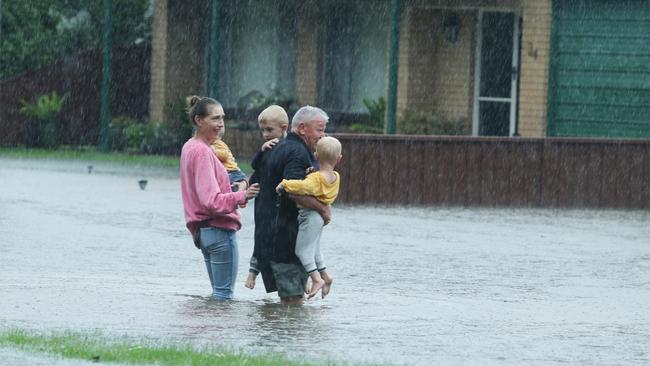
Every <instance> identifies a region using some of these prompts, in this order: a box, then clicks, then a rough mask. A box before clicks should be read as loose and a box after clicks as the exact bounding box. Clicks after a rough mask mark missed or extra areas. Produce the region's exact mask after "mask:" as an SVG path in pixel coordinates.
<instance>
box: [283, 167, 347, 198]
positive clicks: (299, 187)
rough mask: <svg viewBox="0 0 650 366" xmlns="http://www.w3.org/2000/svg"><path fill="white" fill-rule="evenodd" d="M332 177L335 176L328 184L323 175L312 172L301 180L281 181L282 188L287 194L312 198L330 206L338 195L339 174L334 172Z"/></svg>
mask: <svg viewBox="0 0 650 366" xmlns="http://www.w3.org/2000/svg"><path fill="white" fill-rule="evenodd" d="M334 175H335V176H336V179H334V182H332V183H328V182H327V180H326V179H325V176H324V175H323V174H321V173H320V172H313V173H310V174H309V175H307V177H305V179H303V180H299V179H283V180H282V187H284V190H285V191H286V192H287V193H292V194H301V195H305V196H314V197H316V199H318V200H319V201H321V202H323V203H324V204H326V205H331V204H332V203H334V200H335V199H336V196H338V194H339V185H340V182H341V179H340V177H339V173H337V172H334Z"/></svg>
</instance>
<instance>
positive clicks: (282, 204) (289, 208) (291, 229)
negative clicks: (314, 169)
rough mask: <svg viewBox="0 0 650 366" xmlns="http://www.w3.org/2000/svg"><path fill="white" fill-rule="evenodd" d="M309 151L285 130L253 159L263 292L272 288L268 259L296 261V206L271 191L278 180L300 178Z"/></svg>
mask: <svg viewBox="0 0 650 366" xmlns="http://www.w3.org/2000/svg"><path fill="white" fill-rule="evenodd" d="M313 160H314V157H313V154H312V153H311V152H310V151H309V148H308V147H307V145H306V144H305V142H304V141H303V140H302V139H301V138H300V137H299V136H298V135H296V134H294V133H289V134H288V135H287V137H286V138H285V139H283V140H280V142H278V144H277V145H275V146H274V147H273V148H272V149H271V150H267V151H266V152H264V153H258V154H257V155H256V156H255V158H254V159H253V163H252V167H253V169H255V181H257V182H258V183H259V184H260V193H259V194H258V195H257V197H256V198H255V249H254V251H253V255H254V256H255V258H257V261H258V264H259V270H260V272H261V273H262V278H263V279H264V286H265V287H266V291H267V292H273V291H276V290H277V288H276V286H275V283H274V281H273V276H272V275H271V272H270V268H269V266H268V263H269V261H274V262H282V263H296V264H298V265H300V260H299V259H298V258H297V257H296V254H295V248H296V236H297V235H298V208H297V206H296V203H295V202H294V201H292V200H291V199H289V198H288V197H287V196H286V195H284V194H283V195H280V196H278V194H277V193H276V192H275V187H277V185H278V184H279V183H280V182H281V181H282V179H304V178H305V175H306V170H307V168H309V167H310V166H312V161H313Z"/></svg>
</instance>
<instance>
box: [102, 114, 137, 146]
mask: <svg viewBox="0 0 650 366" xmlns="http://www.w3.org/2000/svg"><path fill="white" fill-rule="evenodd" d="M137 123H140V122H139V121H137V120H135V119H132V118H129V117H124V116H120V117H115V118H113V119H112V120H111V123H110V124H109V125H108V130H109V134H110V144H111V146H110V148H111V150H113V151H123V150H125V149H126V147H127V145H128V144H127V141H126V132H125V131H126V129H127V128H128V127H129V126H131V125H134V124H137Z"/></svg>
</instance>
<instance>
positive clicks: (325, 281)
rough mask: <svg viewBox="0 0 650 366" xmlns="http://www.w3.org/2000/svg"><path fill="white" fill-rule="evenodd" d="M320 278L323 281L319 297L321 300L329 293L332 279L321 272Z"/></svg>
mask: <svg viewBox="0 0 650 366" xmlns="http://www.w3.org/2000/svg"><path fill="white" fill-rule="evenodd" d="M320 277H321V278H322V279H323V289H322V290H321V296H322V297H323V299H324V298H325V296H327V294H329V293H330V289H331V288H332V282H334V279H333V278H332V276H330V275H329V273H327V272H325V271H323V272H321V273H320Z"/></svg>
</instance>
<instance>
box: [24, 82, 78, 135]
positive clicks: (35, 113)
mask: <svg viewBox="0 0 650 366" xmlns="http://www.w3.org/2000/svg"><path fill="white" fill-rule="evenodd" d="M67 98H68V94H67V93H66V94H64V95H63V96H59V94H58V93H57V92H56V90H55V91H53V92H52V93H50V94H44V95H41V96H39V97H38V98H37V99H36V102H35V103H34V104H30V103H28V102H26V101H25V100H21V101H20V103H21V104H22V107H21V108H20V110H19V111H20V113H21V114H22V115H24V116H26V117H28V118H31V119H32V121H29V122H28V123H27V124H26V126H25V130H26V133H27V144H28V145H32V146H38V147H46V148H55V147H57V146H59V145H61V143H62V142H63V133H64V126H63V123H62V121H61V120H59V119H58V118H57V115H58V114H59V112H61V109H62V108H63V104H64V103H65V100H66V99H67Z"/></svg>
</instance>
